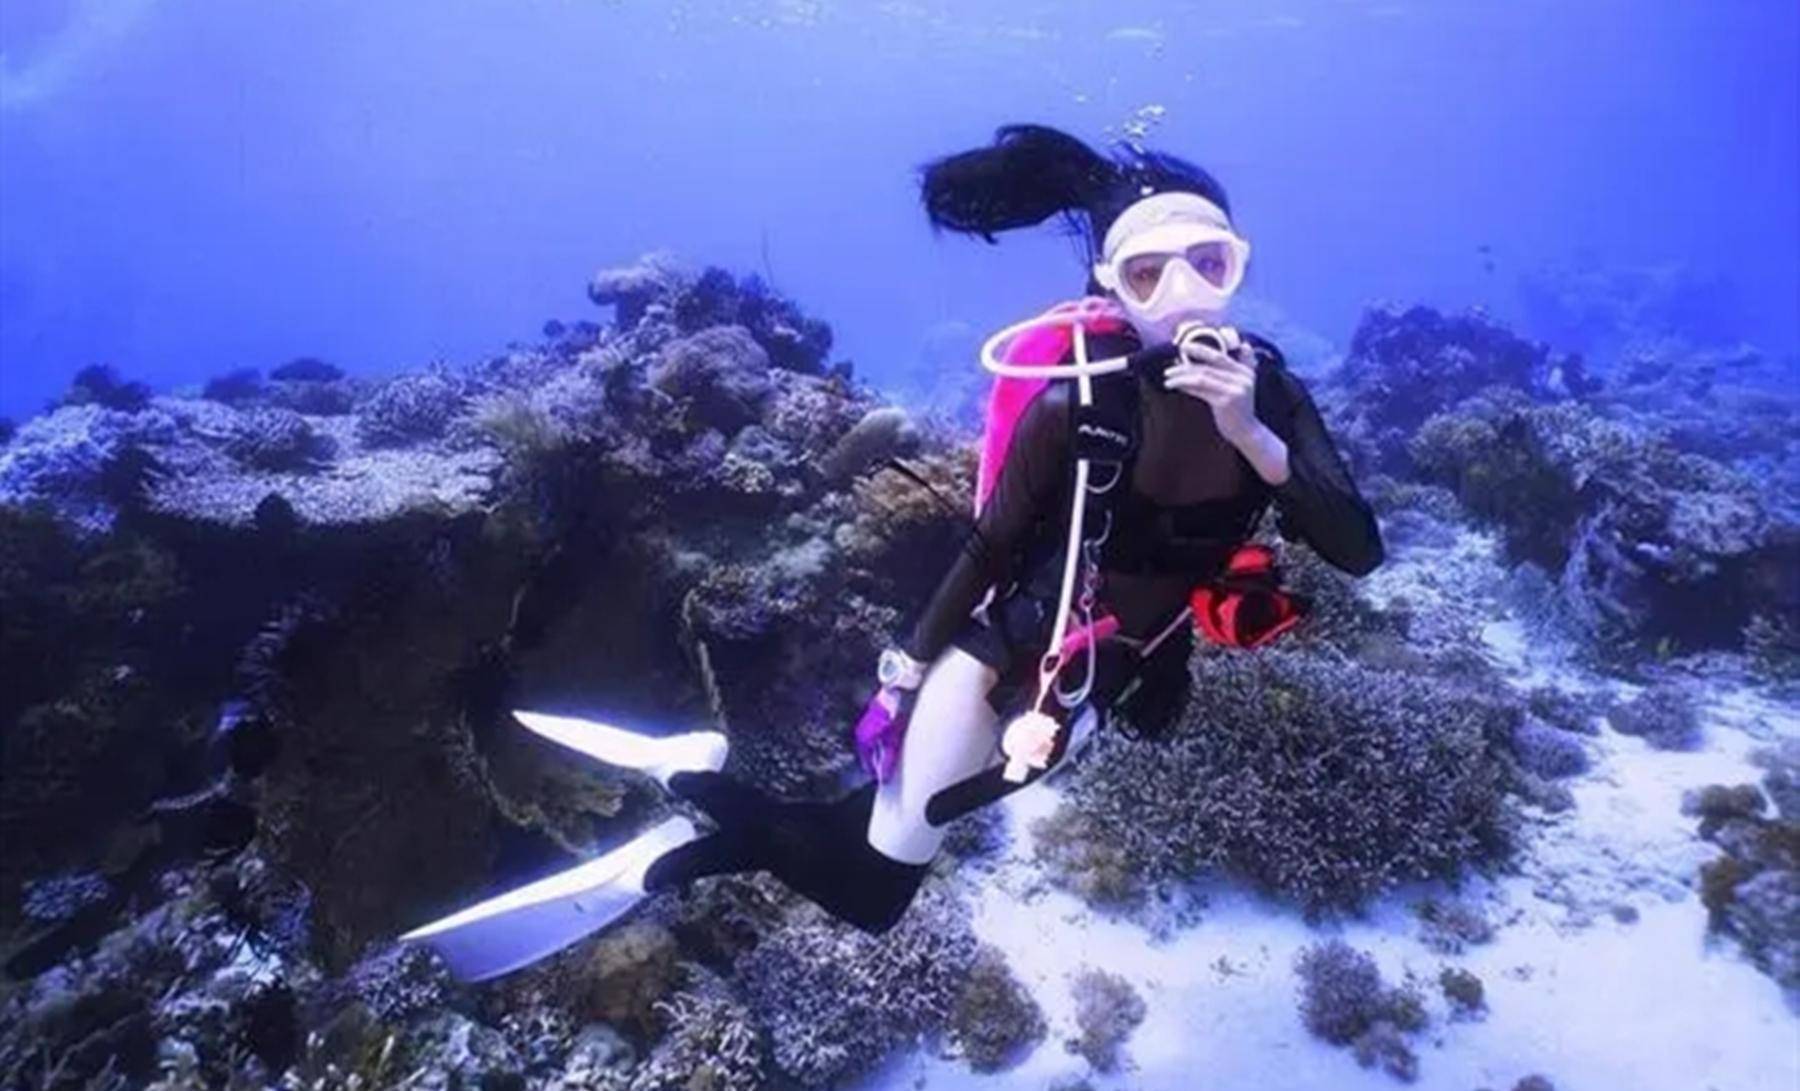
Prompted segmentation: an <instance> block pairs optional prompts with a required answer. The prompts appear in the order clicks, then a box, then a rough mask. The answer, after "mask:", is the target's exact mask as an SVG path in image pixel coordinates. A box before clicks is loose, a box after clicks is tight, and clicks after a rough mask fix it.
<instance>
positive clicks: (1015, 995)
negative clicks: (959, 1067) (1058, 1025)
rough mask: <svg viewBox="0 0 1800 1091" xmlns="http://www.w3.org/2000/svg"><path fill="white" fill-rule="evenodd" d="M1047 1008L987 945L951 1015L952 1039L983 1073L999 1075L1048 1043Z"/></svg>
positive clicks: (977, 959) (972, 969)
mask: <svg viewBox="0 0 1800 1091" xmlns="http://www.w3.org/2000/svg"><path fill="white" fill-rule="evenodd" d="M1045 1030H1046V1026H1045V1023H1044V1012H1043V1009H1041V1008H1039V1007H1038V1004H1037V1001H1035V1000H1033V999H1032V998H1031V994H1030V993H1029V992H1027V991H1025V986H1023V985H1022V984H1020V983H1019V979H1018V978H1016V977H1014V976H1013V972H1012V969H1011V967H1009V966H1008V965H1007V964H1006V958H1005V956H1004V955H1002V954H1001V953H1000V951H999V949H998V948H995V947H992V946H988V945H983V947H982V948H981V953H980V954H979V955H978V956H977V957H976V960H975V965H974V966H973V967H972V968H971V969H970V970H969V976H968V980H967V981H965V982H964V984H963V989H962V992H961V994H959V995H958V996H957V998H956V1005H955V1008H954V1009H953V1010H952V1011H951V1013H950V1039H951V1041H952V1042H953V1043H955V1045H956V1047H957V1048H958V1049H959V1050H960V1051H961V1052H962V1055H963V1057H964V1059H965V1060H967V1061H968V1063H969V1067H970V1068H973V1069H974V1070H975V1071H977V1072H997V1071H999V1070H1001V1069H1004V1068H1007V1067H1010V1066H1011V1065H1013V1064H1016V1063H1017V1062H1018V1060H1019V1058H1020V1057H1021V1056H1022V1055H1023V1054H1024V1053H1025V1052H1027V1051H1028V1050H1030V1048H1031V1047H1032V1046H1034V1045H1036V1044H1037V1043H1038V1042H1040V1041H1043V1038H1044V1034H1045Z"/></svg>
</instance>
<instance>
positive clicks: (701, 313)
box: [588, 251, 847, 377]
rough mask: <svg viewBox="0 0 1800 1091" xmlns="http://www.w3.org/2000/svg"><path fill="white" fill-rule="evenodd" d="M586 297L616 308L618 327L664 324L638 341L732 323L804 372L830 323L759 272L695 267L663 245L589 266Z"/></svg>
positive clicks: (648, 343) (827, 339) (820, 361)
mask: <svg viewBox="0 0 1800 1091" xmlns="http://www.w3.org/2000/svg"><path fill="white" fill-rule="evenodd" d="M588 298H589V299H591V300H593V301H594V302H595V303H596V304H599V305H601V306H612V307H614V308H616V314H617V317H618V324H619V325H620V326H622V327H625V328H638V329H640V330H641V331H642V332H645V333H650V332H651V331H649V330H647V329H644V327H645V326H646V325H649V326H656V325H665V326H666V330H664V331H660V332H656V333H653V334H651V337H650V338H649V339H641V340H640V342H639V343H640V345H643V346H644V347H654V345H655V342H656V341H658V340H662V339H666V338H667V337H670V336H679V335H681V334H689V333H693V332H695V331H697V330H703V329H707V328H709V327H715V326H738V327H741V328H743V329H744V330H745V331H746V332H747V333H748V335H749V336H750V337H751V338H752V339H753V340H754V341H755V342H756V344H757V345H759V346H760V347H761V348H762V350H763V351H764V352H765V353H767V355H768V359H769V361H770V363H771V364H772V365H773V366H775V367H777V368H781V369H784V370H788V371H797V372H801V373H804V374H809V375H817V374H821V373H823V372H824V370H825V367H824V360H825V356H826V354H827V353H829V352H830V351H831V340H832V335H831V327H830V326H829V325H827V324H826V323H824V322H821V321H819V320H818V319H816V318H812V317H809V316H807V315H806V314H804V313H803V312H802V311H801V310H800V308H799V307H798V306H797V305H796V304H795V303H794V302H793V301H791V300H789V299H786V298H783V297H782V296H780V295H778V294H777V293H776V292H775V291H774V290H772V289H771V288H770V287H769V286H768V285H767V284H766V283H764V281H763V280H762V278H761V277H758V276H755V275H751V276H747V277H743V278H742V279H739V278H737V277H734V276H732V275H731V273H730V272H729V271H727V270H725V269H721V268H719V267H717V266H708V267H707V268H706V269H704V270H702V271H701V272H699V273H698V274H695V273H693V272H691V271H690V270H689V269H687V268H686V267H685V266H684V265H683V264H682V263H681V262H679V261H678V260H676V259H675V258H674V257H673V256H672V255H670V254H668V253H666V252H660V251H659V252H655V253H651V254H646V255H644V256H643V257H641V258H639V259H638V260H637V261H636V262H634V263H633V264H631V265H626V266H621V267H618V268H612V269H603V270H601V271H599V272H597V273H595V274H594V277H593V279H592V280H591V281H590V282H589V284H588ZM840 370H841V369H840ZM845 374H846V377H847V373H845Z"/></svg>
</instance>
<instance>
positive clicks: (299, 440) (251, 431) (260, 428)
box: [225, 409, 330, 471]
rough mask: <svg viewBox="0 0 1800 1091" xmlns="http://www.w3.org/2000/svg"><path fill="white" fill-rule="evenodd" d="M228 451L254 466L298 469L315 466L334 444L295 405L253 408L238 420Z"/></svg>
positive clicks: (227, 447) (245, 463) (275, 469)
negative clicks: (316, 430)
mask: <svg viewBox="0 0 1800 1091" xmlns="http://www.w3.org/2000/svg"><path fill="white" fill-rule="evenodd" d="M225 451H226V453H227V454H229V455H230V456H231V457H232V458H235V459H237V460H238V461H239V462H241V463H243V464H244V465H246V466H249V467H252V468H254V469H258V470H274V471H283V470H286V471H296V470H305V469H309V468H311V467H312V466H313V464H314V463H315V461H316V460H318V459H319V458H321V457H324V456H326V455H327V454H328V453H329V451H330V444H329V443H328V442H321V439H320V437H319V436H318V435H317V434H315V433H314V432H313V429H312V426H311V425H309V424H307V423H306V418H305V417H302V416H301V415H300V414H298V413H296V412H294V411H293V410H291V409H253V410H251V411H249V412H247V413H245V414H244V415H243V417H242V418H241V419H240V420H239V421H238V423H237V426H236V427H235V428H234V429H233V431H232V435H231V438H230V439H229V440H227V441H226V444H225Z"/></svg>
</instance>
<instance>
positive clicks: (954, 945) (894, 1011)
mask: <svg viewBox="0 0 1800 1091" xmlns="http://www.w3.org/2000/svg"><path fill="white" fill-rule="evenodd" d="M968 918H969V911H968V908H967V907H966V906H965V905H963V904H962V903H961V901H960V900H958V899H957V898H955V897H954V896H953V895H951V894H950V893H949V892H948V891H946V890H944V889H943V888H942V887H940V886H937V885H936V884H934V883H930V882H927V884H926V885H925V887H924V888H922V889H921V890H920V892H919V895H918V900H917V901H915V902H914V903H913V906H912V908H911V909H910V910H908V911H907V915H906V916H905V917H903V918H902V919H901V921H900V923H899V924H897V925H895V926H894V928H893V929H891V930H890V931H888V932H887V933H885V934H883V935H881V936H879V937H872V936H869V935H867V934H866V933H863V932H860V931H858V930H856V929H854V928H851V927H849V926H847V925H843V924H839V923H837V922H834V921H831V920H830V919H829V918H827V917H825V915H824V914H823V913H822V912H820V911H818V910H817V909H816V908H808V909H804V910H802V911H800V912H799V913H797V914H796V915H795V917H794V918H792V919H790V920H789V921H788V922H787V923H786V924H785V925H784V926H783V927H782V928H780V929H779V930H778V931H776V932H775V933H774V934H773V935H771V936H768V937H767V938H765V939H764V940H763V941H762V942H761V943H759V944H757V946H756V947H755V949H753V950H752V951H750V953H749V954H747V955H745V956H744V957H743V958H742V959H741V960H740V961H739V964H738V972H739V975H740V977H741V978H742V981H743V984H744V989H745V994H746V996H747V997H748V998H749V1000H750V1004H751V1008H752V1010H754V1011H755V1012H756V1013H757V1014H758V1015H759V1016H760V1017H761V1018H762V1019H763V1020H764V1021H765V1026H766V1027H767V1028H768V1033H769V1042H770V1047H771V1052H772V1056H773V1058H774V1061H775V1064H776V1066H777V1067H779V1068H780V1069H781V1070H782V1071H783V1072H785V1073H787V1074H788V1075H789V1076H791V1077H793V1078H794V1079H797V1080H800V1081H801V1082H802V1083H804V1084H805V1085H807V1086H820V1085H823V1084H828V1083H831V1082H833V1081H839V1080H844V1079H848V1078H850V1077H852V1076H854V1075H857V1074H858V1073H861V1072H864V1071H866V1070H867V1069H869V1068H871V1067H873V1066H874V1065H876V1064H877V1063H879V1062H880V1060H881V1059H882V1057H883V1056H885V1055H886V1054H887V1053H888V1052H889V1051H890V1050H892V1049H894V1048H895V1047H897V1046H899V1045H901V1044H903V1043H905V1042H908V1041H911V1040H913V1039H914V1038H915V1037H916V1036H917V1035H919V1034H922V1033H924V1032H926V1031H930V1030H935V1029H940V1028H941V1027H942V1026H943V1025H944V1023H945V1021H946V1020H948V1019H949V1018H950V1016H951V1013H952V1012H953V1011H954V1010H955V1009H956V1005H957V1001H958V998H959V996H960V995H961V992H962V989H963V987H964V984H965V982H966V981H967V979H968V976H969V973H970V971H971V969H972V968H973V967H974V965H975V961H976V956H977V953H978V945H977V943H976V941H975V938H974V935H973V934H972V933H971V932H970V930H969V919H968Z"/></svg>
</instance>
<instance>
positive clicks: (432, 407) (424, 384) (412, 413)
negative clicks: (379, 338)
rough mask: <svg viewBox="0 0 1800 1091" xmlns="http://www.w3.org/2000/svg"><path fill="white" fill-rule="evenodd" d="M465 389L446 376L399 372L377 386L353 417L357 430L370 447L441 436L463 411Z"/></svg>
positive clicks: (395, 444) (408, 442)
mask: <svg viewBox="0 0 1800 1091" xmlns="http://www.w3.org/2000/svg"><path fill="white" fill-rule="evenodd" d="M464 402H465V395H464V392H463V391H462V390H461V389H460V388H459V387H458V385H457V384H456V383H455V382H454V381H452V380H451V379H449V378H446V377H445V376H442V375H436V374H432V373H429V372H427V373H425V374H422V375H402V376H401V377H399V378H397V379H394V380H392V381H390V382H388V383H387V384H386V385H384V386H382V387H381V388H380V389H378V390H376V391H375V393H374V394H373V395H371V396H370V398H369V400H368V401H367V402H366V403H365V404H364V405H363V406H362V408H361V410H360V411H359V412H358V413H357V417H356V434H357V437H358V438H360V439H361V440H362V441H363V442H364V443H366V444H368V445H369V446H371V447H403V446H406V445H408V444H412V443H417V442H420V441H422V440H431V439H437V438H439V437H441V436H442V435H443V434H444V432H445V430H446V429H448V428H449V426H450V422H451V420H452V419H454V418H455V417H456V416H457V415H458V414H459V413H461V412H462V409H463V406H464Z"/></svg>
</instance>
